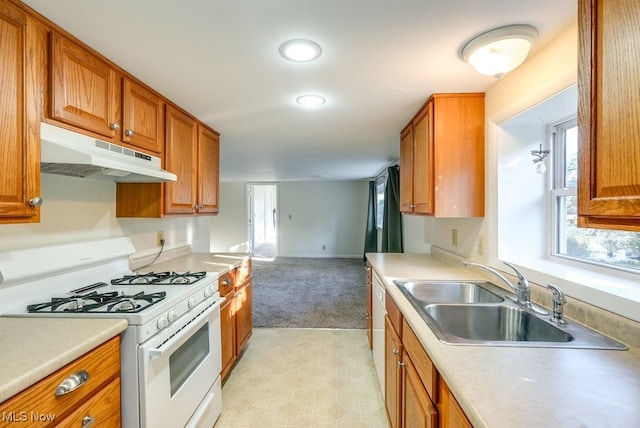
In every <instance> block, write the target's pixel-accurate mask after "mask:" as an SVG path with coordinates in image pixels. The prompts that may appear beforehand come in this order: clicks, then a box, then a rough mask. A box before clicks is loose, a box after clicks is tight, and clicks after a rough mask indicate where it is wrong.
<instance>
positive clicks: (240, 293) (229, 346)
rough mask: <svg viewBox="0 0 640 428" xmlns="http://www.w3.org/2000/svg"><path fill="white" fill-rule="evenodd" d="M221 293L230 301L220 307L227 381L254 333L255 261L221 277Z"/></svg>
mask: <svg viewBox="0 0 640 428" xmlns="http://www.w3.org/2000/svg"><path fill="white" fill-rule="evenodd" d="M240 281H242V282H240ZM218 291H219V292H220V296H223V297H224V298H225V299H226V301H225V302H224V303H223V304H222V306H221V307H220V336H221V339H220V340H221V352H222V373H221V375H222V379H223V380H225V379H226V378H227V376H228V375H229V373H230V372H231V369H232V368H233V365H234V364H235V362H236V361H237V360H238V357H239V356H240V354H241V353H242V351H243V349H244V348H245V347H246V346H247V344H248V343H249V339H250V338H251V334H252V332H253V316H252V312H253V308H252V294H251V292H252V282H251V261H250V260H249V261H247V262H245V263H243V264H242V265H241V266H240V267H237V268H235V269H233V270H232V271H231V272H227V273H226V274H224V275H222V276H220V277H219V278H218Z"/></svg>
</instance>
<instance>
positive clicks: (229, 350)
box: [220, 292, 236, 378]
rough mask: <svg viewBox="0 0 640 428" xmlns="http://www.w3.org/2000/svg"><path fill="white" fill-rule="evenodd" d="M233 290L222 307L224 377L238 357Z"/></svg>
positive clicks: (221, 334)
mask: <svg viewBox="0 0 640 428" xmlns="http://www.w3.org/2000/svg"><path fill="white" fill-rule="evenodd" d="M233 294H234V293H233V292H231V293H229V294H228V295H227V296H226V298H227V301H226V302H224V304H223V305H222V306H221V307H220V341H221V342H220V344H221V346H220V350H221V353H222V377H223V378H225V377H226V376H227V374H228V373H229V371H230V370H231V366H232V365H233V362H234V361H235V357H236V323H235V317H234V308H235V302H234V297H233Z"/></svg>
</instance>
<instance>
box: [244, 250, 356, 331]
mask: <svg viewBox="0 0 640 428" xmlns="http://www.w3.org/2000/svg"><path fill="white" fill-rule="evenodd" d="M252 279H253V326H254V327H291V328H366V326H367V324H366V315H367V295H366V291H367V288H366V287H365V281H366V270H365V263H364V262H363V261H362V259H359V258H358V259H345V258H340V259H330V258H321V259H316V258H292V257H277V258H276V259H275V260H273V261H265V260H255V259H254V260H253V272H252Z"/></svg>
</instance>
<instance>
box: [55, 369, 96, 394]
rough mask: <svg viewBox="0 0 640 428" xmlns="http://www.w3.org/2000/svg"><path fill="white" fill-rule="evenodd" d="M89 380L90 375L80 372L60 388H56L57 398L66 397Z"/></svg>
mask: <svg viewBox="0 0 640 428" xmlns="http://www.w3.org/2000/svg"><path fill="white" fill-rule="evenodd" d="M88 379H89V373H87V372H86V371H85V370H80V371H77V372H75V373H73V374H72V375H70V376H69V377H68V378H66V379H65V380H63V381H62V382H61V383H60V385H58V388H56V397H60V396H61V395H66V394H68V393H70V392H71V391H74V390H76V389H78V388H80V387H81V386H82V385H84V384H85V382H86V381H87V380H88Z"/></svg>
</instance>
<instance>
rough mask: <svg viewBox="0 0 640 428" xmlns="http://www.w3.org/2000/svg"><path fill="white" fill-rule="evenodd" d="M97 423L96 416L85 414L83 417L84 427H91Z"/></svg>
mask: <svg viewBox="0 0 640 428" xmlns="http://www.w3.org/2000/svg"><path fill="white" fill-rule="evenodd" d="M95 423H96V418H94V417H93V416H85V417H84V418H82V427H83V428H85V427H87V428H88V427H91V426H93V424H95Z"/></svg>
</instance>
